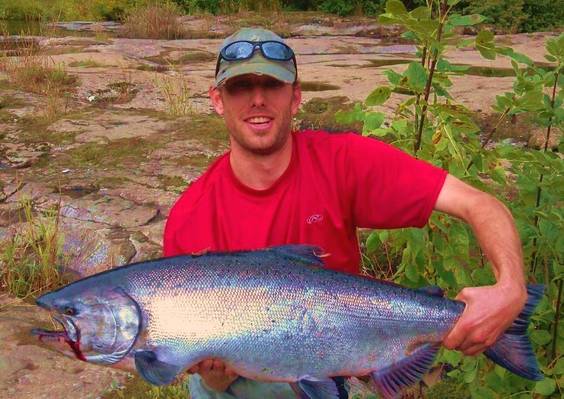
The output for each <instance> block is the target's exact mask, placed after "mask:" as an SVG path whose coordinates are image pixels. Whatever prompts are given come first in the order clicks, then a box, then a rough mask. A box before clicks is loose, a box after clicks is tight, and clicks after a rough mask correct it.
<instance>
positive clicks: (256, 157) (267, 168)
mask: <svg viewBox="0 0 564 399" xmlns="http://www.w3.org/2000/svg"><path fill="white" fill-rule="evenodd" d="M291 159H292V135H289V137H288V140H286V143H285V144H284V146H283V147H282V148H281V149H280V150H279V151H276V152H274V153H272V154H268V155H260V154H253V153H250V152H248V151H245V150H243V149H242V148H240V147H237V146H232V148H231V154H230V156H229V162H230V164H231V169H232V170H233V174H234V175H235V177H236V178H237V179H238V180H239V181H240V182H241V183H243V184H244V185H245V186H247V187H249V188H252V189H254V190H266V189H268V188H270V187H271V186H272V185H273V184H274V183H275V182H276V180H278V179H279V178H280V176H282V174H284V172H285V171H286V169H287V168H288V165H289V164H290V161H291Z"/></svg>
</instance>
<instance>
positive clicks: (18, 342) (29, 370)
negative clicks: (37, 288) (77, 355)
mask: <svg viewBox="0 0 564 399" xmlns="http://www.w3.org/2000/svg"><path fill="white" fill-rule="evenodd" d="M49 325H50V323H49V319H48V315H47V313H46V312H44V311H42V310H41V309H40V308H38V307H37V306H35V305H32V304H30V303H25V302H23V301H21V300H18V299H14V298H12V297H8V296H7V295H5V294H0V342H2V345H0V397H2V398H19V399H37V398H73V399H79V398H85V399H86V398H96V397H100V396H101V395H102V394H104V393H105V392H107V391H108V390H109V389H110V388H111V387H112V386H116V385H123V384H124V383H125V382H126V381H127V379H128V373H126V372H124V371H120V370H116V369H112V368H109V367H102V366H96V365H92V364H89V363H85V362H81V361H78V360H76V359H71V358H67V357H65V356H63V355H62V354H60V353H57V352H55V351H53V350H51V349H49V348H47V347H46V346H45V345H43V344H41V343H40V342H39V341H38V340H37V338H35V337H33V336H32V335H31V334H30V331H31V329H32V328H35V327H46V326H49Z"/></svg>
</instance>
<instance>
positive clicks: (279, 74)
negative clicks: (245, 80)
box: [215, 62, 296, 86]
mask: <svg viewBox="0 0 564 399" xmlns="http://www.w3.org/2000/svg"><path fill="white" fill-rule="evenodd" d="M249 74H254V75H267V76H270V77H273V78H274V79H278V80H280V81H282V82H284V83H294V81H295V80H296V74H295V73H294V72H292V71H289V70H288V69H287V68H285V67H284V66H283V64H281V63H279V62H268V63H256V62H255V63H247V62H241V63H238V64H237V65H235V64H232V65H230V66H229V68H227V69H225V70H223V71H220V72H219V73H218V74H217V77H216V79H215V84H216V86H220V85H222V84H223V83H225V81H226V80H228V79H231V78H234V77H236V76H241V75H249Z"/></svg>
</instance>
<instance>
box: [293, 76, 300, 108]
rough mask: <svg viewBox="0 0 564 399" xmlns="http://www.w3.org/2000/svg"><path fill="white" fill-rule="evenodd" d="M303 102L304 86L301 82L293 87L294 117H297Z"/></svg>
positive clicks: (297, 82)
mask: <svg viewBox="0 0 564 399" xmlns="http://www.w3.org/2000/svg"><path fill="white" fill-rule="evenodd" d="M301 102H302V86H301V85H300V82H299V81H296V82H295V83H294V84H293V85H292V115H296V114H297V113H298V110H299V109H300V104H301Z"/></svg>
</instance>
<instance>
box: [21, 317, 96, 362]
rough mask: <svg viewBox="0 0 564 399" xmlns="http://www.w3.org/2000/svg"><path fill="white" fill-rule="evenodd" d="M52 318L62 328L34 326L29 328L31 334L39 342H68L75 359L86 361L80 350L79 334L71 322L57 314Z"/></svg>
mask: <svg viewBox="0 0 564 399" xmlns="http://www.w3.org/2000/svg"><path fill="white" fill-rule="evenodd" d="M53 319H55V320H56V321H57V322H58V323H59V324H61V326H62V330H46V329H43V328H34V329H32V330H31V334H32V335H35V336H37V337H38V338H39V340H40V341H41V342H44V343H46V344H68V345H69V346H70V348H71V349H72V351H73V353H74V355H75V356H76V358H77V359H79V360H83V361H86V358H85V357H84V355H83V354H82V352H81V350H80V334H79V331H78V329H77V328H76V327H75V326H74V324H73V322H72V321H70V320H67V319H61V318H59V317H57V316H53Z"/></svg>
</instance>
